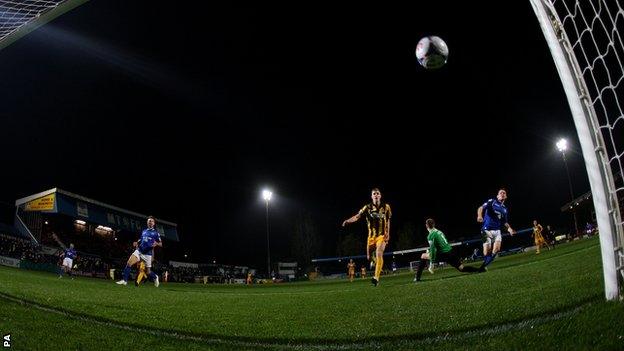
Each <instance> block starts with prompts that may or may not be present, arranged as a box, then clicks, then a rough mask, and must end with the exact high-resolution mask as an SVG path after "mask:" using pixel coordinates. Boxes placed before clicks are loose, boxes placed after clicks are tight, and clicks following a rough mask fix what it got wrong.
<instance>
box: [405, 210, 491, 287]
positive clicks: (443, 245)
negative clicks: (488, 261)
mask: <svg viewBox="0 0 624 351" xmlns="http://www.w3.org/2000/svg"><path fill="white" fill-rule="evenodd" d="M425 227H426V228H427V231H428V232H429V234H428V235H427V241H428V242H429V252H425V253H423V254H422V255H421V256H420V262H419V264H418V270H417V271H416V277H415V278H414V281H416V282H419V281H420V277H421V276H422V272H423V270H424V269H425V266H427V261H428V260H430V261H431V265H433V262H447V263H448V264H450V265H451V266H453V267H455V268H456V269H457V270H458V271H460V272H464V273H475V272H478V271H479V269H477V268H476V267H470V266H464V265H463V264H462V259H461V258H460V257H459V254H458V253H457V252H455V250H453V247H452V246H451V245H449V243H448V241H447V240H446V237H445V236H444V233H442V232H441V231H439V230H438V229H436V227H435V221H434V220H433V219H431V218H429V219H427V220H426V221H425Z"/></svg>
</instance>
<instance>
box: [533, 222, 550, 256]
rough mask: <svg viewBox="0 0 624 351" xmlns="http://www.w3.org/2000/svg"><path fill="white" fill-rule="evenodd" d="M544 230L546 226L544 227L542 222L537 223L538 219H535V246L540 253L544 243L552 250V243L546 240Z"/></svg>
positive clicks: (537, 253)
mask: <svg viewBox="0 0 624 351" xmlns="http://www.w3.org/2000/svg"><path fill="white" fill-rule="evenodd" d="M543 230H544V228H543V227H542V225H541V224H539V223H537V220H534V221H533V235H532V236H533V240H534V241H535V247H536V248H537V250H536V252H535V254H536V255H539V254H540V248H541V247H542V246H543V245H546V247H547V248H548V250H550V245H548V242H547V241H546V240H544V236H543V235H542V231H543Z"/></svg>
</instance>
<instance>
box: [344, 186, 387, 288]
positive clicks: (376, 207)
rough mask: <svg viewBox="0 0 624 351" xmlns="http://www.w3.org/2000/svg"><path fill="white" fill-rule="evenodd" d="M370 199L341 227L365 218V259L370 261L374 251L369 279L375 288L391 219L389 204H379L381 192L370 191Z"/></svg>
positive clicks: (381, 265)
mask: <svg viewBox="0 0 624 351" xmlns="http://www.w3.org/2000/svg"><path fill="white" fill-rule="evenodd" d="M371 199H372V200H373V202H371V203H370V204H367V205H365V206H364V207H362V209H360V211H359V212H358V213H356V214H355V215H354V216H353V217H351V218H349V219H347V220H345V221H344V222H342V226H343V227H344V226H346V225H347V224H349V223H354V222H357V221H358V220H359V219H360V217H362V215H364V216H366V224H367V225H368V241H367V243H366V258H367V259H370V256H371V255H370V252H371V251H372V250H373V249H374V250H375V252H376V258H375V276H374V277H373V278H372V279H371V282H372V283H373V285H374V286H377V284H379V277H380V276H381V270H382V269H383V254H384V250H385V249H386V245H387V244H388V241H389V240H390V218H391V217H392V210H391V209H390V205H389V204H387V203H382V202H381V192H380V191H379V189H378V188H374V189H373V190H371ZM371 264H372V262H371Z"/></svg>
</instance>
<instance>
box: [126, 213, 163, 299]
mask: <svg viewBox="0 0 624 351" xmlns="http://www.w3.org/2000/svg"><path fill="white" fill-rule="evenodd" d="M155 225H156V219H155V218H154V217H152V216H149V217H147V229H144V230H143V232H142V233H141V238H140V239H139V241H137V242H134V243H133V246H134V247H135V248H136V250H134V252H133V253H132V255H130V258H128V262H127V263H126V268H124V270H123V279H122V280H120V281H118V282H117V284H119V285H128V279H129V278H130V268H131V267H132V266H134V265H135V264H136V263H137V262H139V261H143V262H145V269H146V271H147V277H148V278H149V280H150V281H153V282H154V286H156V287H158V285H160V283H159V282H158V275H156V273H154V272H152V256H153V255H154V247H156V246H160V247H162V241H161V240H160V233H158V231H157V230H156V228H155V227H154V226H155Z"/></svg>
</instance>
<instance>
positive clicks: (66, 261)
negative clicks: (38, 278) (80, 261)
mask: <svg viewBox="0 0 624 351" xmlns="http://www.w3.org/2000/svg"><path fill="white" fill-rule="evenodd" d="M76 257H77V255H76V250H74V244H69V248H66V249H65V251H63V253H62V254H61V258H63V264H62V265H61V272H60V273H59V278H62V277H63V273H67V274H68V275H69V276H70V277H71V275H72V267H73V266H74V259H75V258H76ZM72 279H74V278H73V277H72Z"/></svg>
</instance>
